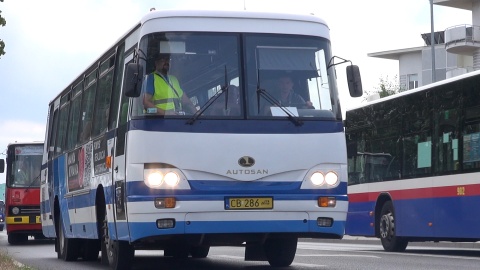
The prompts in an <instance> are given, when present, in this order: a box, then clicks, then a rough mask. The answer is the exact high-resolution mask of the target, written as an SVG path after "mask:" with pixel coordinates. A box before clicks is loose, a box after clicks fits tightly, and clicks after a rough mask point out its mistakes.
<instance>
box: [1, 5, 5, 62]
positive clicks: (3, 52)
mask: <svg viewBox="0 0 480 270" xmlns="http://www.w3.org/2000/svg"><path fill="white" fill-rule="evenodd" d="M0 2H3V0H0ZM5 24H7V21H6V20H5V18H3V17H2V11H1V10H0V26H2V27H3V26H5ZM4 49H5V42H3V40H2V39H0V58H2V55H4V54H5V50H4Z"/></svg>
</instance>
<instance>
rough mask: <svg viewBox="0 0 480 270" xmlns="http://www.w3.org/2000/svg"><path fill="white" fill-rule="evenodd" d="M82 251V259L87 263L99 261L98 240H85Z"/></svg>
mask: <svg viewBox="0 0 480 270" xmlns="http://www.w3.org/2000/svg"><path fill="white" fill-rule="evenodd" d="M82 246H83V249H82V258H83V260H85V261H95V260H97V259H98V252H99V251H100V242H99V241H98V240H96V239H84V240H83V245H82Z"/></svg>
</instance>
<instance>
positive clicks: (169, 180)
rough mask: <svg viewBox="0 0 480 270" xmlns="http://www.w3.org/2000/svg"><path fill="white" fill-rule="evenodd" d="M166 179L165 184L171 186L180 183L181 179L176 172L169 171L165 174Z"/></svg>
mask: <svg viewBox="0 0 480 270" xmlns="http://www.w3.org/2000/svg"><path fill="white" fill-rule="evenodd" d="M164 179H165V184H167V185H169V186H171V187H175V186H176V185H178V182H179V181H180V177H179V176H178V174H176V173H175V172H168V173H167V174H165V178H164Z"/></svg>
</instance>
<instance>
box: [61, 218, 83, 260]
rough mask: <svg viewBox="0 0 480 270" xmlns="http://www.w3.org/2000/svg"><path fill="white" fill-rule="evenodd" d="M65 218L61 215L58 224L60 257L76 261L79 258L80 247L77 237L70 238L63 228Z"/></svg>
mask: <svg viewBox="0 0 480 270" xmlns="http://www.w3.org/2000/svg"><path fill="white" fill-rule="evenodd" d="M62 224H63V219H62V217H60V223H59V226H58V237H57V241H58V245H59V249H58V254H57V255H58V256H57V257H58V258H59V259H62V260H65V261H75V260H77V259H78V253H79V247H78V242H77V241H76V239H69V238H67V237H66V236H65V232H64V229H63V226H62Z"/></svg>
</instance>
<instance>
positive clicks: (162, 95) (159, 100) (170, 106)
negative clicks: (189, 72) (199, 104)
mask: <svg viewBox="0 0 480 270" xmlns="http://www.w3.org/2000/svg"><path fill="white" fill-rule="evenodd" d="M166 80H169V82H170V83H168V82H167V81H166ZM153 86H154V88H155V91H154V93H153V97H152V100H153V104H155V106H156V107H157V108H159V109H162V110H166V111H167V110H175V103H177V104H181V102H180V100H181V99H180V98H181V96H182V95H183V90H182V89H181V88H180V84H179V83H178V80H177V78H176V77H175V76H168V77H166V78H165V79H164V78H162V76H160V75H159V74H157V73H153ZM172 86H173V88H175V90H174V89H172ZM175 99H176V100H175ZM177 109H178V110H181V108H177Z"/></svg>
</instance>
